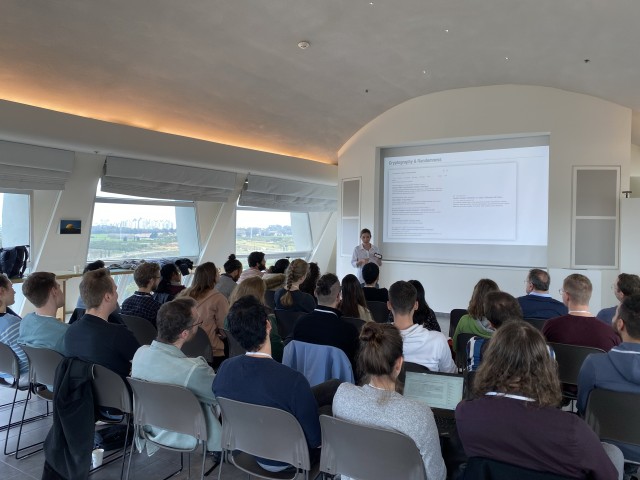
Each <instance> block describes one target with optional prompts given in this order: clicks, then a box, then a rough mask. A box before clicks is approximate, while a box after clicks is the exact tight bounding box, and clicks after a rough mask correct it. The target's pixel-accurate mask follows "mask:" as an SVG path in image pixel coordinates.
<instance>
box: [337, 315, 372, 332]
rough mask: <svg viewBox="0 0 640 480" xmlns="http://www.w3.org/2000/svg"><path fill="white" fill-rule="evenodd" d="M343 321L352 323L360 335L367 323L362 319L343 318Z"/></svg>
mask: <svg viewBox="0 0 640 480" xmlns="http://www.w3.org/2000/svg"><path fill="white" fill-rule="evenodd" d="M341 318H342V320H343V321H345V322H347V323H350V324H351V325H353V326H354V327H356V330H358V333H360V330H362V327H363V326H364V324H365V323H367V322H365V321H364V320H362V319H361V318H355V317H344V316H343V317H341Z"/></svg>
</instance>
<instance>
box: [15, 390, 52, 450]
mask: <svg viewBox="0 0 640 480" xmlns="http://www.w3.org/2000/svg"><path fill="white" fill-rule="evenodd" d="M29 395H31V393H29ZM46 403H47V415H45V417H46V416H48V415H49V401H47V402H46ZM24 407H25V408H24V410H23V411H22V420H21V421H20V429H19V430H18V441H17V443H16V451H15V458H16V460H20V459H22V458H26V457H30V456H31V455H33V454H35V453H38V452H40V451H42V450H43V449H44V440H42V441H41V442H36V443H32V444H31V445H27V446H26V447H22V448H20V437H21V436H22V426H23V425H24V424H25V423H28V422H25V421H24V416H25V414H26V412H27V404H26V402H25V404H24ZM45 417H42V418H45ZM38 445H42V447H40V448H38V449H36V450H33V451H32V452H29V453H27V454H25V455H22V456H20V455H19V454H20V452H22V451H24V450H28V449H30V448H32V447H37V446H38Z"/></svg>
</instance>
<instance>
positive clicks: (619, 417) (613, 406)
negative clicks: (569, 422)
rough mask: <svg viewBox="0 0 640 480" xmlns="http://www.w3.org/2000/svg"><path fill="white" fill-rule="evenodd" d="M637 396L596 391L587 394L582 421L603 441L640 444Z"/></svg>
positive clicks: (638, 395)
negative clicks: (587, 398)
mask: <svg viewBox="0 0 640 480" xmlns="http://www.w3.org/2000/svg"><path fill="white" fill-rule="evenodd" d="M638 405H640V393H627V392H614V391H611V390H604V389H600V388H596V389H594V390H592V391H591V393H590V394H589V400H588V401H587V408H586V410H585V415H584V419H585V421H586V422H587V423H588V424H589V426H590V427H591V428H592V429H593V431H594V432H596V434H597V435H598V436H599V437H600V438H601V439H603V440H614V441H616V442H623V443H629V444H631V445H640V425H638V420H637V419H638Z"/></svg>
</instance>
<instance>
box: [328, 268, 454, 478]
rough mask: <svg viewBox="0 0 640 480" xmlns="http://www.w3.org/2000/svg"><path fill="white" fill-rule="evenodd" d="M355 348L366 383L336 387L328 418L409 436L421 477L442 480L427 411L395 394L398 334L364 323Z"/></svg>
mask: <svg viewBox="0 0 640 480" xmlns="http://www.w3.org/2000/svg"><path fill="white" fill-rule="evenodd" d="M356 280H357V279H356ZM392 288H393V287H392ZM360 345H361V346H360V354H359V355H358V368H359V370H360V373H361V374H362V375H364V376H365V378H366V379H367V382H368V383H367V384H365V385H364V386H362V387H357V386H355V385H353V384H350V383H343V384H341V385H340V387H338V391H337V392H336V395H335V397H334V399H333V414H334V416H335V417H337V418H342V419H344V420H348V421H351V422H354V423H359V424H361V425H366V426H371V427H380V428H385V429H388V430H393V431H397V432H400V433H403V434H405V435H407V436H408V437H411V439H413V441H414V442H415V443H416V447H418V450H419V451H420V455H422V459H423V461H424V467H425V471H426V473H427V478H428V479H430V480H432V479H433V480H444V479H445V478H446V476H447V471H446V467H445V464H444V460H443V459H442V454H441V452H440V440H439V437H438V429H437V427H436V423H435V420H434V418H433V413H432V412H431V409H430V408H429V407H428V406H427V405H426V404H424V403H420V402H417V401H415V400H410V399H408V398H404V397H403V396H402V395H401V394H400V393H398V391H399V389H400V386H399V385H398V381H397V380H398V374H399V373H400V370H401V368H402V362H403V359H402V349H403V347H402V337H401V336H400V335H399V333H398V329H397V328H395V327H394V326H393V325H391V324H388V323H387V324H378V323H367V324H366V325H365V326H364V327H362V332H361V333H360ZM342 478H343V480H345V478H346V477H344V476H343V477H342Z"/></svg>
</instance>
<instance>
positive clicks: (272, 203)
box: [238, 175, 338, 212]
mask: <svg viewBox="0 0 640 480" xmlns="http://www.w3.org/2000/svg"><path fill="white" fill-rule="evenodd" d="M247 182H248V183H247V185H246V188H245V189H244V190H243V192H242V194H241V195H240V200H239V201H238V205H241V206H243V207H254V208H265V209H269V210H282V211H285V212H333V211H336V209H337V197H338V189H337V187H335V186H331V185H321V184H317V183H307V182H298V181H295V180H285V179H281V178H273V177H263V176H259V175H249V177H248V178H247Z"/></svg>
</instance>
